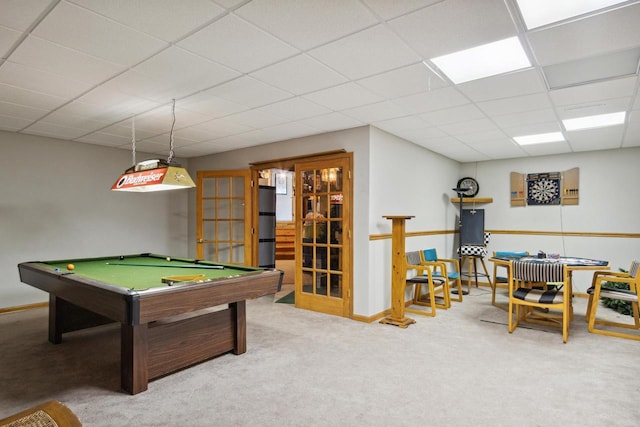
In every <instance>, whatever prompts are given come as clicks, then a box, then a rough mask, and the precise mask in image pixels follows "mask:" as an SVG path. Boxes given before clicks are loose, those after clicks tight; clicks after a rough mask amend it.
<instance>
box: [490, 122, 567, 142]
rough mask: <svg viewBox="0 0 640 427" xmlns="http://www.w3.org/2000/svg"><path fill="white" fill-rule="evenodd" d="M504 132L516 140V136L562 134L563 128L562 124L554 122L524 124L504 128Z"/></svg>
mask: <svg viewBox="0 0 640 427" xmlns="http://www.w3.org/2000/svg"><path fill="white" fill-rule="evenodd" d="M502 131H503V132H504V133H505V134H507V135H508V136H510V137H512V138H514V137H516V136H523V135H536V134H539V133H551V132H562V128H561V127H560V123H558V122H555V121H554V122H547V123H529V124H522V125H518V126H509V127H503V128H502Z"/></svg>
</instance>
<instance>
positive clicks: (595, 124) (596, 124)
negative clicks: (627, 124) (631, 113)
mask: <svg viewBox="0 0 640 427" xmlns="http://www.w3.org/2000/svg"><path fill="white" fill-rule="evenodd" d="M625 116H626V113H625V112H624V111H619V112H617V113H609V114H598V115H595V116H586V117H578V118H576V119H566V120H563V121H562V124H564V128H565V129H566V130H582V129H594V128H602V127H606V126H615V125H621V124H623V123H624V119H625Z"/></svg>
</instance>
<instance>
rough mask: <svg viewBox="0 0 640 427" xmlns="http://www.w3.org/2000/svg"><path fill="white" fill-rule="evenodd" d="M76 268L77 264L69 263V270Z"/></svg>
mask: <svg viewBox="0 0 640 427" xmlns="http://www.w3.org/2000/svg"><path fill="white" fill-rule="evenodd" d="M74 268H76V266H75V265H73V264H68V265H67V270H73V269H74Z"/></svg>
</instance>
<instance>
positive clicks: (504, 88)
mask: <svg viewBox="0 0 640 427" xmlns="http://www.w3.org/2000/svg"><path fill="white" fill-rule="evenodd" d="M458 88H459V89H460V92H462V93H464V94H465V95H467V96H468V97H469V98H471V100H473V101H475V102H481V101H488V100H491V99H501V98H510V97H513V96H520V95H530V94H534V93H543V92H544V91H545V90H546V87H545V85H544V82H543V81H542V78H541V77H540V75H539V74H538V72H537V71H536V70H533V69H529V70H524V71H516V72H514V73H509V74H501V75H499V76H493V77H487V78H485V79H480V80H474V81H471V82H467V83H463V84H461V85H458Z"/></svg>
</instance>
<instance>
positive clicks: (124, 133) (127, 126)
mask: <svg viewBox="0 0 640 427" xmlns="http://www.w3.org/2000/svg"><path fill="white" fill-rule="evenodd" d="M131 122H132V119H129V120H125V121H122V122H119V123H117V124H114V125H111V126H108V127H105V128H102V129H100V130H99V131H98V132H96V133H104V134H107V135H113V136H116V137H118V138H124V139H126V140H128V141H129V144H131V141H132V139H133V135H132V133H133V131H134V129H132V123H131ZM136 123H137V122H136ZM157 133H158V132H149V131H147V130H144V129H141V128H140V127H138V126H135V138H136V141H140V140H143V139H145V138H150V137H152V136H154V135H156V134H157ZM89 135H93V134H89ZM89 135H87V137H88V136H89Z"/></svg>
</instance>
